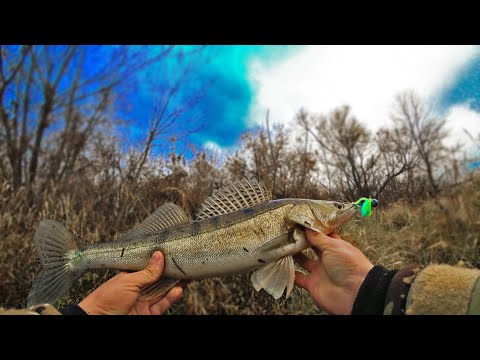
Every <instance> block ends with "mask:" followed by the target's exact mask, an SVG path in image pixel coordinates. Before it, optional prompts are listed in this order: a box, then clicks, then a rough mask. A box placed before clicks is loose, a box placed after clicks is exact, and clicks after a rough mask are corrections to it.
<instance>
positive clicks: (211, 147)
mask: <svg viewBox="0 0 480 360" xmlns="http://www.w3.org/2000/svg"><path fill="white" fill-rule="evenodd" d="M203 146H204V147H205V148H206V149H208V150H210V151H212V152H214V153H218V154H219V153H221V152H222V151H223V148H222V147H221V146H220V145H218V144H217V143H216V142H214V141H207V142H205V143H204V145H203Z"/></svg>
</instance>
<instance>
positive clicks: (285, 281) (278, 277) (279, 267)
mask: <svg viewBox="0 0 480 360" xmlns="http://www.w3.org/2000/svg"><path fill="white" fill-rule="evenodd" d="M250 280H251V281H252V284H253V286H254V287H255V290H257V291H260V290H261V289H265V290H266V291H267V292H268V293H269V294H270V295H272V296H273V297H274V298H275V299H280V297H281V296H282V295H283V293H284V292H285V288H286V289H287V294H286V297H287V298H288V296H289V295H290V293H291V292H292V290H293V285H294V280H295V268H294V265H293V258H292V257H291V256H285V257H283V258H281V259H279V260H278V261H277V262H271V263H268V264H266V265H265V266H263V267H261V268H260V269H258V270H257V271H255V272H254V273H253V274H252V276H251V278H250Z"/></svg>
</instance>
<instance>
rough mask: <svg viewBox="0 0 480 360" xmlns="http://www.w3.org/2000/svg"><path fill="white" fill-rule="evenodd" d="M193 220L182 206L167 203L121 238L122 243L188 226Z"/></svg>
mask: <svg viewBox="0 0 480 360" xmlns="http://www.w3.org/2000/svg"><path fill="white" fill-rule="evenodd" d="M190 221H192V219H191V218H190V215H188V214H187V213H186V212H185V211H184V210H183V209H182V208H181V207H180V206H178V205H176V204H174V203H166V204H163V205H162V206H160V207H159V208H158V209H157V210H155V212H153V213H151V214H150V215H149V216H148V217H147V218H146V219H145V220H143V222H142V223H140V224H139V225H137V226H136V227H134V228H133V229H132V230H130V231H129V232H127V233H126V234H124V235H122V236H121V237H120V241H129V240H133V239H135V238H137V237H139V236H146V235H152V234H155V233H158V232H159V231H160V230H162V229H166V228H169V227H172V226H175V225H180V224H187V223H189V222H190Z"/></svg>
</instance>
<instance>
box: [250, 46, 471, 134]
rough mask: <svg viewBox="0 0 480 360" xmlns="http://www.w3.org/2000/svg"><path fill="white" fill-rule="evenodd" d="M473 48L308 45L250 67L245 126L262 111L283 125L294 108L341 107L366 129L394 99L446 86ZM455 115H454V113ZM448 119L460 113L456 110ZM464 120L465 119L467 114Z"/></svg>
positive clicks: (378, 122) (379, 121)
mask: <svg viewBox="0 0 480 360" xmlns="http://www.w3.org/2000/svg"><path fill="white" fill-rule="evenodd" d="M479 50H480V48H479V47H477V46H436V45H435V46H361V45H358V46H308V47H306V48H305V49H304V50H302V51H299V52H297V53H296V54H295V55H293V56H291V57H289V58H286V59H284V60H283V61H280V62H278V63H277V64H274V65H272V64H271V63H269V64H268V65H266V64H263V63H262V61H261V59H255V60H254V61H252V63H251V64H250V74H249V75H250V81H251V82H252V84H253V85H254V86H255V88H256V89H257V96H256V100H255V102H254V104H253V105H252V108H251V109H250V115H249V119H250V121H251V124H254V123H263V121H264V119H265V111H266V109H267V108H269V109H270V118H271V119H272V121H276V122H279V123H285V124H286V123H289V122H290V121H291V120H292V119H293V117H294V115H295V113H296V112H297V111H298V109H299V108H300V107H305V108H306V109H307V110H308V111H310V112H315V113H327V112H330V111H331V110H333V109H334V108H336V107H338V106H341V105H343V104H348V105H350V106H351V107H352V112H353V114H354V115H355V116H357V117H358V118H359V120H361V121H364V122H366V123H368V125H369V126H370V128H371V129H372V130H375V129H377V128H378V127H380V126H382V125H384V124H385V123H386V122H387V121H388V119H389V114H390V110H391V105H392V102H393V99H394V96H395V95H396V94H398V93H399V92H401V91H403V90H406V89H414V90H415V91H417V92H418V93H419V94H420V95H422V96H424V97H431V96H434V95H435V94H437V93H438V92H439V91H441V90H442V89H443V88H445V87H446V86H448V85H449V83H450V82H451V81H452V80H453V79H454V78H455V75H456V74H458V71H459V70H460V69H461V68H462V66H463V65H465V64H466V63H467V62H468V61H469V60H470V59H472V57H474V56H475V55H477V54H478V53H479ZM455 111H456V112H455ZM455 111H454V112H453V115H452V116H453V117H454V118H459V117H460V116H461V115H462V114H461V113H459V112H458V111H459V110H458V109H457V110H455ZM469 116H470V115H469Z"/></svg>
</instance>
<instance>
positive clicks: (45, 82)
mask: <svg viewBox="0 0 480 360" xmlns="http://www.w3.org/2000/svg"><path fill="white" fill-rule="evenodd" d="M109 50H110V52H109V56H108V58H106V59H105V60H106V61H104V63H103V64H100V65H99V66H97V68H95V69H93V70H92V69H90V68H89V66H88V64H87V62H88V61H90V65H91V61H92V59H91V57H92V56H94V55H95V54H97V55H101V56H106V53H105V52H104V49H103V48H101V47H85V46H76V45H71V46H70V45H67V46H46V45H45V46H1V47H0V114H1V115H0V116H1V123H0V124H1V128H0V134H1V135H2V137H4V140H5V142H4V144H5V145H4V146H5V147H6V149H7V151H6V153H7V157H8V159H9V168H8V169H5V168H3V169H1V170H2V172H3V176H6V177H8V178H10V179H11V182H12V185H13V187H14V189H18V187H20V186H21V185H26V186H27V187H29V188H32V186H33V185H34V184H36V185H39V187H38V189H40V191H41V190H43V189H44V188H45V186H46V185H47V183H48V182H49V181H59V180H61V179H62V178H63V177H64V176H65V174H67V173H69V172H71V171H72V169H73V168H74V166H75V164H76V161H77V159H78V156H79V154H80V153H81V152H82V151H83V150H84V149H85V146H86V142H87V139H89V138H90V137H91V135H92V133H93V131H94V130H95V129H96V128H98V126H100V125H101V124H102V122H103V123H104V122H105V113H106V111H107V110H108V107H109V104H110V103H111V95H112V90H113V89H114V88H116V87H117V86H118V85H119V84H121V83H123V82H125V81H126V80H127V79H128V78H129V77H130V75H132V74H133V73H135V71H138V70H139V69H142V68H144V67H145V66H147V65H149V64H151V63H153V62H155V61H158V60H159V59H162V58H164V57H165V56H167V54H169V53H171V51H172V50H173V47H172V46H165V47H162V49H161V50H160V51H158V52H157V53H156V54H155V55H152V56H150V57H148V56H146V57H145V56H144V52H142V51H140V49H139V48H132V49H130V48H127V47H124V46H118V47H114V48H112V49H109ZM39 170H41V176H40V177H39ZM37 180H39V181H37Z"/></svg>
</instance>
